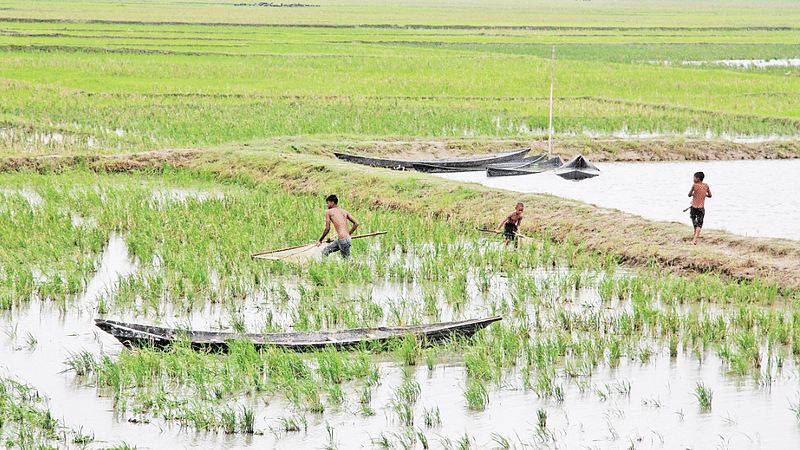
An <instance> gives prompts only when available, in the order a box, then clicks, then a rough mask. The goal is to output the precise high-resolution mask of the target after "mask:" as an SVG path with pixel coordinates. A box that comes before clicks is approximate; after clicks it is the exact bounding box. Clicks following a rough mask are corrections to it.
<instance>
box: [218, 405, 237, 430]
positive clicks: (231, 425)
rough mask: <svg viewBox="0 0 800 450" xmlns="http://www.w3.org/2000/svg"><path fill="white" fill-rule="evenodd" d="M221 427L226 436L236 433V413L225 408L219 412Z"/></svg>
mask: <svg viewBox="0 0 800 450" xmlns="http://www.w3.org/2000/svg"><path fill="white" fill-rule="evenodd" d="M219 416H220V417H219V421H220V427H221V428H222V431H223V432H224V433H225V434H233V433H236V431H237V428H236V411H235V410H233V409H231V408H229V407H225V408H223V409H222V410H221V411H220V412H219Z"/></svg>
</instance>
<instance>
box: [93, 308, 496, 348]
mask: <svg viewBox="0 0 800 450" xmlns="http://www.w3.org/2000/svg"><path fill="white" fill-rule="evenodd" d="M498 320H502V317H501V316H493V317H487V318H482V319H470V320H461V321H458V322H441V323H433V324H427V325H408V326H401V327H374V328H352V329H347V330H331V331H298V332H288V333H263V334H241V333H234V332H218V331H191V330H181V329H175V328H165V327H157V326H151V325H140V324H135V323H125V322H118V321H114V320H105V319H95V320H94V322H95V325H97V327H98V328H100V329H101V330H103V331H105V332H106V333H108V334H110V335H112V336H114V337H115V338H116V339H117V340H118V341H120V342H121V343H122V344H123V345H125V346H126V347H128V348H134V347H155V348H165V347H168V346H169V345H170V344H172V343H175V342H178V341H188V342H190V343H191V345H192V348H194V349H198V350H204V349H207V350H212V351H226V350H227V349H228V342H229V341H232V340H236V339H245V340H248V341H250V342H252V343H253V344H254V345H255V346H256V348H261V347H278V348H283V349H286V350H293V351H309V350H316V349H322V348H326V347H333V348H336V349H339V350H344V349H350V348H354V347H357V346H359V345H360V344H370V343H385V342H387V341H390V340H392V339H402V338H404V337H405V336H406V335H409V334H411V335H413V336H415V337H416V338H417V339H421V340H422V341H424V342H425V343H427V344H432V343H437V342H442V341H446V340H447V339H450V338H455V337H471V336H472V335H473V334H475V333H476V332H477V331H479V330H481V329H483V328H486V327H487V326H489V325H490V324H492V323H494V322H497V321H498Z"/></svg>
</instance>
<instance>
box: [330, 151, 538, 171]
mask: <svg viewBox="0 0 800 450" xmlns="http://www.w3.org/2000/svg"><path fill="white" fill-rule="evenodd" d="M530 151H531V149H529V148H526V149H522V150H514V151H511V152H502V153H492V154H489V155H481V156H463V157H458V158H447V159H430V160H404V159H387V158H374V157H371V156H361V155H351V154H348V153H334V155H336V157H337V158H339V159H341V160H342V161H347V162H352V163H356V164H362V165H365V166H372V167H386V168H389V169H396V170H406V169H413V168H414V164H430V165H434V166H438V167H484V166H486V164H492V163H499V162H505V161H513V160H515V159H520V158H523V157H524V156H525V155H527V154H528V152H530Z"/></svg>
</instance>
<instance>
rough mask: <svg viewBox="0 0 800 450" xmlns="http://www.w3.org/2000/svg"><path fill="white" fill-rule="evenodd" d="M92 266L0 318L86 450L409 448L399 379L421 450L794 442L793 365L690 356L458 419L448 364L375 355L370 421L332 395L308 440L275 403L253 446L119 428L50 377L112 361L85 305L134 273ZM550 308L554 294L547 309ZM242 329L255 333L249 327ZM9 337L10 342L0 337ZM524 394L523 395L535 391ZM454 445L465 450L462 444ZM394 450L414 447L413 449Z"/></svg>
mask: <svg viewBox="0 0 800 450" xmlns="http://www.w3.org/2000/svg"><path fill="white" fill-rule="evenodd" d="M487 245H496V241H495V242H494V243H493V244H492V243H491V242H488V241H487ZM100 261H101V263H100V268H99V270H98V272H97V274H96V276H95V277H94V279H92V280H91V281H90V282H89V284H88V288H87V291H86V292H85V294H84V295H82V296H81V297H80V298H78V299H76V303H75V305H73V306H70V307H69V308H68V309H67V312H62V311H61V310H59V308H58V307H57V305H54V304H52V303H51V302H41V301H39V300H36V299H34V300H33V301H32V302H31V304H30V306H29V307H26V308H22V309H15V311H14V312H13V313H10V314H4V315H2V316H0V328H1V329H3V330H7V332H6V335H5V340H4V343H3V345H2V346H0V374H2V375H6V376H12V377H14V378H15V379H18V380H20V381H23V382H25V383H28V384H31V385H33V386H36V387H37V388H38V389H39V391H40V394H42V395H44V396H46V397H47V398H48V399H49V400H48V403H47V404H48V405H49V407H50V410H51V412H52V413H53V415H54V417H56V418H61V419H63V420H64V421H65V422H66V424H67V425H68V426H70V427H73V428H75V429H79V430H81V431H82V433H83V434H85V435H93V436H94V437H95V438H96V439H97V442H95V443H94V444H92V445H91V446H90V448H100V447H104V446H108V445H120V444H122V443H125V444H127V445H129V446H131V447H136V448H139V449H161V448H172V449H182V448H187V449H188V448H204V449H234V448H277V449H306V448H340V449H352V448H373V447H374V446H375V445H374V442H375V441H376V440H381V439H386V440H387V441H388V442H390V443H391V445H392V446H393V447H394V448H406V446H405V444H404V443H403V442H402V440H403V439H405V442H406V443H408V442H409V441H408V439H409V438H408V436H409V435H408V434H407V433H406V431H407V430H408V429H407V428H405V427H403V426H402V425H401V424H400V423H399V420H398V417H397V414H396V413H395V412H394V411H393V410H392V409H391V408H390V407H389V405H390V404H391V400H392V398H393V396H394V392H395V390H396V389H397V388H398V387H399V386H400V385H401V384H402V383H403V382H404V381H405V380H406V377H407V376H408V377H411V378H412V379H413V380H415V381H416V382H418V383H419V385H420V388H421V395H420V398H419V400H418V401H417V403H416V404H415V405H414V407H413V410H414V415H415V422H414V430H413V431H414V433H417V432H421V433H423V435H424V436H425V437H426V439H427V440H428V444H429V445H430V448H496V447H498V446H499V442H500V441H502V440H506V441H508V442H509V443H510V445H511V446H512V448H597V449H619V448H631V447H633V448H636V449H664V448H698V449H700V448H726V449H762V448H763V449H769V448H787V446H788V445H794V444H796V443H797V442H800V428H798V426H797V418H796V416H795V415H794V413H793V412H792V411H791V410H790V405H791V404H796V403H797V402H798V398H799V397H798V395H800V386H799V385H798V375H800V374H798V366H797V364H796V363H795V362H794V361H793V360H792V359H791V358H790V357H787V358H786V359H785V360H784V362H783V366H782V367H781V368H780V369H777V368H773V369H772V371H771V372H770V374H771V376H772V382H771V383H770V384H768V385H764V384H763V383H761V384H759V383H756V382H755V381H753V380H752V379H750V378H749V377H736V376H731V375H728V374H726V372H725V368H724V366H723V364H722V363H721V361H720V360H719V359H718V358H717V357H716V356H715V354H714V352H713V351H712V350H709V351H704V352H703V353H701V354H700V355H696V354H693V353H692V352H691V351H685V350H681V351H680V352H679V354H678V356H677V357H675V358H670V357H669V355H668V354H666V353H664V352H660V351H654V354H653V355H652V357H651V358H650V360H649V361H647V362H640V361H638V360H631V359H625V358H623V360H622V362H621V364H620V365H619V366H618V367H616V368H612V367H608V366H606V365H604V364H601V365H600V366H599V367H598V368H597V369H596V370H595V371H594V373H593V375H592V376H591V377H578V378H575V379H571V378H567V377H565V376H564V375H563V374H562V373H557V374H556V375H557V378H556V383H557V384H558V385H560V386H562V388H563V390H564V399H563V401H557V400H555V399H553V398H546V397H544V398H543V397H539V396H538V395H537V394H536V392H534V391H532V390H530V389H528V388H526V385H525V382H524V376H523V374H522V373H519V372H514V373H511V374H508V375H506V376H504V378H503V382H502V383H501V385H499V386H498V385H495V384H489V385H488V386H489V404H488V406H487V408H486V410H484V411H473V410H470V409H468V408H467V407H466V406H465V401H464V397H463V392H464V389H465V387H466V386H467V384H468V383H470V382H471V381H470V379H469V378H468V377H467V376H466V374H465V370H464V366H463V364H462V363H461V361H460V360H459V356H458V355H450V356H448V357H447V358H446V359H445V360H444V361H443V362H441V363H439V364H437V365H435V366H434V367H433V369H432V370H429V369H428V368H427V367H426V366H425V365H424V364H422V365H420V366H417V367H412V368H410V369H408V370H407V371H405V372H406V373H404V367H403V366H400V365H398V364H397V363H395V362H393V361H390V360H388V359H387V356H376V362H377V364H378V366H379V372H380V385H379V386H378V387H376V388H375V390H374V393H373V397H372V403H371V406H372V407H373V408H374V409H375V412H376V414H375V415H373V416H370V417H364V416H362V415H361V414H359V412H358V411H359V405H358V393H357V392H356V389H357V387H356V386H351V385H344V386H343V389H344V391H345V393H346V394H347V400H346V402H345V404H344V405H343V406H341V407H330V408H328V409H326V411H325V412H324V413H322V414H312V413H306V414H305V416H306V420H307V423H308V429H307V430H302V431H300V432H292V433H285V432H282V431H278V430H280V419H281V418H284V417H290V416H292V415H294V414H296V413H297V412H296V411H294V410H293V409H292V407H291V406H290V404H289V403H288V402H287V401H285V400H283V399H281V397H280V396H278V397H275V398H272V399H271V400H270V402H269V403H268V404H267V403H265V402H264V401H261V400H253V403H252V406H253V407H255V408H256V423H255V427H256V429H258V430H261V431H263V432H264V434H263V435H241V434H235V435H225V434H224V433H214V432H198V431H195V430H194V429H182V428H180V427H178V426H176V425H174V424H170V423H168V422H165V421H161V420H158V419H154V420H153V421H152V422H151V423H149V424H134V423H130V422H128V419H129V418H131V417H132V413H131V412H127V413H116V412H114V411H113V408H112V400H111V399H110V398H106V397H98V395H97V391H96V390H95V389H94V388H92V387H88V386H81V385H80V384H79V383H77V382H76V380H75V378H74V376H73V375H72V374H71V373H62V370H63V369H64V366H63V361H65V360H66V359H67V358H68V357H69V355H70V354H71V353H76V352H79V351H84V350H85V351H89V352H92V353H94V354H100V353H101V352H106V353H112V354H113V353H115V352H121V351H125V350H124V349H123V348H122V347H121V345H120V344H119V343H118V342H117V341H116V340H114V339H113V338H111V337H110V336H109V335H107V334H105V333H103V332H101V331H99V330H97V329H96V328H95V327H94V326H93V318H94V317H95V316H96V307H97V299H98V296H100V295H103V293H104V292H106V291H107V290H110V289H113V285H114V283H115V282H116V280H118V279H120V278H121V277H124V276H125V275H126V274H129V273H132V272H133V271H137V270H138V268H137V266H136V264H134V263H133V262H132V261H130V260H129V259H128V258H127V249H126V248H125V243H124V240H123V239H122V238H121V237H119V236H115V237H114V238H113V239H112V241H111V243H110V245H109V247H108V249H107V251H106V252H105V253H104V255H103V256H102V258H101V260H100ZM530 275H531V276H534V277H551V278H552V277H558V276H560V275H562V274H561V273H559V272H553V271H549V270H540V271H536V272H532V273H531V274H530ZM271 283H279V284H281V285H284V286H286V287H287V290H288V291H289V292H290V295H291V296H292V297H295V292H294V291H295V288H296V286H297V283H298V280H296V279H289V278H285V279H275V280H271ZM491 283H492V289H491V290H490V292H492V294H482V293H481V292H479V290H477V289H476V288H475V287H474V286H470V289H469V295H470V296H471V297H472V298H473V301H472V303H471V304H472V305H473V306H472V307H473V310H471V311H468V312H467V315H472V314H475V315H482V314H487V313H488V308H489V306H488V305H489V304H490V303H491V302H492V301H494V300H497V299H499V298H500V297H503V296H506V295H507V294H508V283H507V280H505V279H504V278H502V277H499V276H494V277H493V278H492V280H491ZM423 288H424V287H423V286H421V285H418V284H414V283H391V282H384V283H379V284H376V285H375V286H372V287H370V289H371V293H372V296H373V298H376V299H383V303H384V308H386V306H385V305H386V304H389V303H392V302H401V301H403V299H406V300H411V301H417V302H419V301H420V300H419V297H420V296H421V295H422V292H423ZM558 295H562V294H553V295H552V297H553V298H556V297H557V296H558ZM545 296H547V294H545ZM568 297H569V298H567V299H564V300H567V301H568V303H569V304H571V305H572V307H574V308H577V309H589V308H592V307H596V306H597V305H599V304H600V303H601V302H600V299H599V297H598V295H597V293H596V292H595V291H594V290H592V289H582V290H580V291H576V292H573V293H572V294H570V295H569V296H568ZM251 298H252V300H251V303H250V304H248V305H247V308H246V310H245V314H244V315H245V316H246V317H257V316H258V315H259V314H263V310H261V309H259V304H260V303H261V302H262V300H263V298H264V294H263V293H254V295H253V296H251ZM250 313H252V314H250ZM222 315H223V312H222V311H220V310H216V309H213V308H209V309H206V310H205V311H198V312H197V313H195V314H193V315H191V316H183V317H180V318H175V319H174V320H175V321H180V323H187V322H188V323H191V324H196V325H197V326H198V327H201V328H202V327H208V326H209V325H210V324H212V323H213V322H215V321H224V318H223V317H222ZM450 315H452V313H451V312H447V311H444V312H443V316H450ZM167 317H169V314H168V315H167ZM120 318H122V319H137V318H136V317H133V316H131V317H120ZM447 318H448V317H443V319H445V320H446V319H447ZM138 320H142V318H141V317H139V318H138ZM283 320H284V321H288V320H290V318H288V317H284V318H283ZM255 324H257V320H256V321H254V322H252V323H250V324H249V325H255ZM284 325H285V324H284ZM12 329H13V330H14V333H13V335H12V334H10V333H9V331H8V330H12ZM29 336H33V337H35V339H36V343H35V344H33V345H28V344H29V342H30V339H29ZM642 344H643V345H645V344H646V343H642ZM653 348H660V347H659V346H657V345H654V347H653ZM409 371H410V373H408V372H409ZM534 376H535V375H534ZM531 381H532V382H533V383H535V379H534V380H531ZM698 382H702V383H703V384H705V385H706V386H707V387H708V388H710V389H711V390H712V391H713V402H712V409H711V410H702V409H700V408H699V407H698V404H697V401H696V399H695V397H694V395H693V392H694V389H695V386H696V383H698ZM626 386H630V387H629V388H626ZM434 409H438V411H439V417H440V419H441V424H440V425H436V426H434V427H431V428H428V427H426V425H425V424H424V421H423V414H424V411H425V410H434ZM539 410H543V411H545V413H546V415H547V421H546V426H545V427H544V429H541V428H540V427H539V425H538V416H537V411H539ZM272 430H274V431H272ZM466 439H468V440H469V446H468V447H467V446H465V445H462V444H464V442H466ZM408 448H417V449H421V448H423V446H422V444H421V443H420V442H419V441H417V442H416V443H415V444H410V445H409V446H408Z"/></svg>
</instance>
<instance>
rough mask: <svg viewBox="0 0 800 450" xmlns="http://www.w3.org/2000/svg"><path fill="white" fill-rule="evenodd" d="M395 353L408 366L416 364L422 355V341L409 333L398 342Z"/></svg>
mask: <svg viewBox="0 0 800 450" xmlns="http://www.w3.org/2000/svg"><path fill="white" fill-rule="evenodd" d="M395 345H396V348H395V350H394V351H395V353H396V354H397V357H398V359H399V360H400V361H402V362H403V364H405V365H407V366H416V365H417V361H418V360H419V357H420V356H422V343H421V342H419V341H418V340H417V338H416V337H415V336H414V335H412V334H408V335H406V336H405V337H403V339H400V340H399V341H398V342H397V343H396V344H395Z"/></svg>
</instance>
